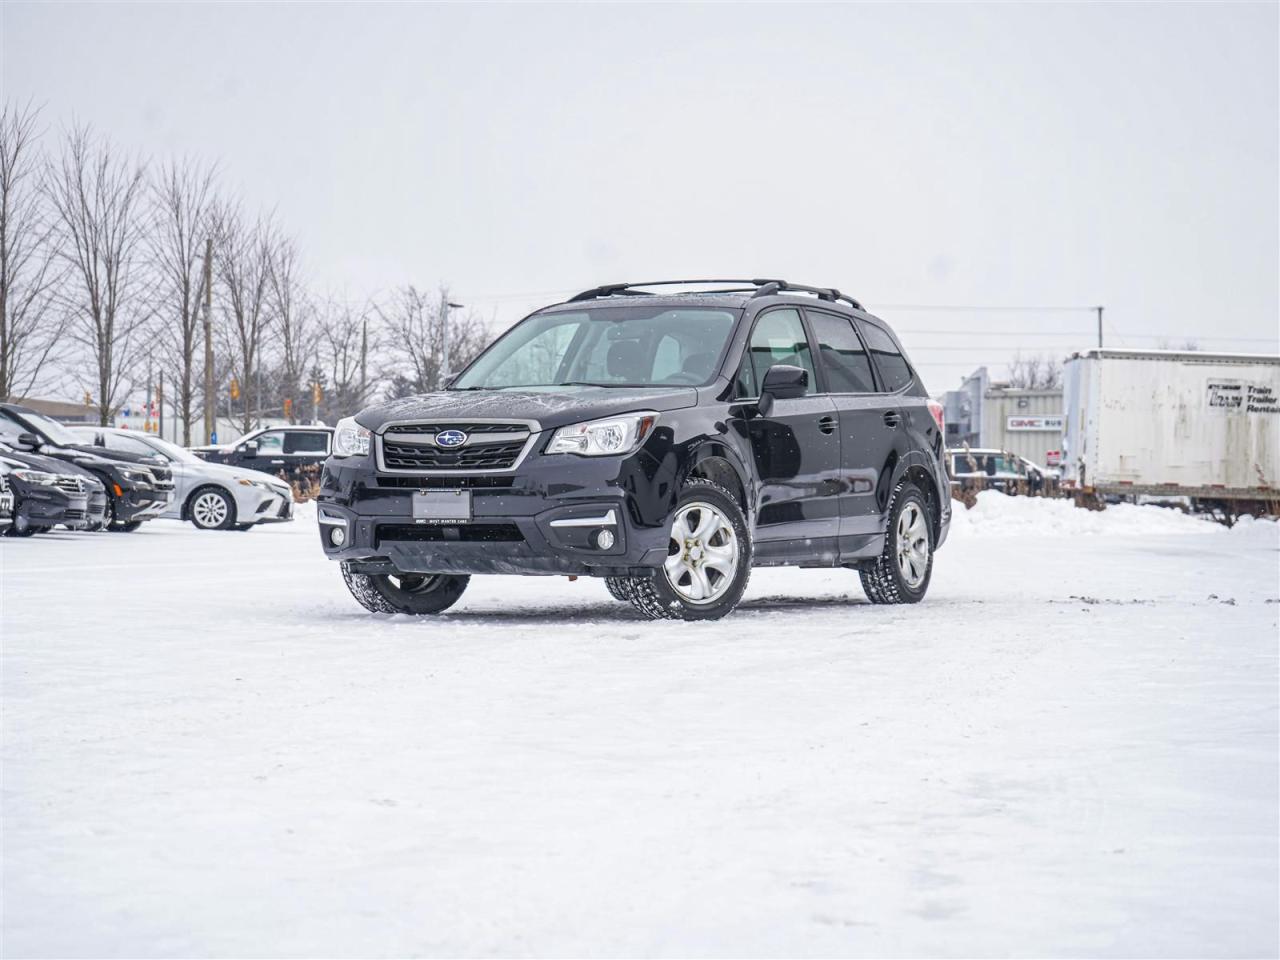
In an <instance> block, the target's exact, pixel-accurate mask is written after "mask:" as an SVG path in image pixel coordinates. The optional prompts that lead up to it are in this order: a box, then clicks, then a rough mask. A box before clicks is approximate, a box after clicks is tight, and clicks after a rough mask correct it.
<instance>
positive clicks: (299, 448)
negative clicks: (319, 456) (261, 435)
mask: <svg viewBox="0 0 1280 960" xmlns="http://www.w3.org/2000/svg"><path fill="white" fill-rule="evenodd" d="M284 452H285V453H328V452H329V435H328V434H327V433H323V432H321V431H319V430H308V431H305V432H303V431H297V430H291V431H289V433H287V434H285V438H284Z"/></svg>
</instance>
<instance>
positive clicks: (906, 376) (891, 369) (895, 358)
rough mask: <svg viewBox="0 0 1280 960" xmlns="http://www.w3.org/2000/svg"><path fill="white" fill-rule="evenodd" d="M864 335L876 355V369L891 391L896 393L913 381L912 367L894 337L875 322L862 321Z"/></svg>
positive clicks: (872, 353) (886, 387) (886, 388)
mask: <svg viewBox="0 0 1280 960" xmlns="http://www.w3.org/2000/svg"><path fill="white" fill-rule="evenodd" d="M858 326H859V327H860V328H861V329H862V336H863V337H864V338H865V339H866V341H867V349H868V350H870V351H871V355H872V356H873V357H875V362H876V369H877V370H879V371H880V379H881V380H882V381H883V382H884V388H885V390H886V391H888V392H889V393H896V392H897V391H899V390H901V389H902V388H903V387H905V386H906V385H907V384H909V383H910V382H911V378H912V373H911V367H909V366H908V365H907V360H906V358H905V357H904V356H903V355H902V351H901V350H899V349H898V345H897V344H896V343H894V342H893V338H892V337H890V336H889V335H888V334H887V333H885V332H884V331H883V330H881V329H880V328H879V327H877V326H876V325H875V324H874V323H860V324H858Z"/></svg>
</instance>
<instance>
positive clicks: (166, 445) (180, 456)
mask: <svg viewBox="0 0 1280 960" xmlns="http://www.w3.org/2000/svg"><path fill="white" fill-rule="evenodd" d="M143 442H144V443H146V444H147V445H148V446H150V447H153V448H154V449H155V450H157V451H159V452H160V453H162V454H164V455H165V456H166V457H168V458H169V459H170V460H182V461H185V462H187V463H203V462H204V461H203V460H201V459H200V458H199V457H197V456H196V455H195V454H194V453H192V452H191V451H190V450H184V449H183V448H182V447H180V446H178V445H177V444H176V443H170V442H169V441H168V440H162V439H161V438H160V437H147V439H146V440H144V441H143Z"/></svg>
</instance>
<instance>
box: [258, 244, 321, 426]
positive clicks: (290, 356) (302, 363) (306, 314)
mask: <svg viewBox="0 0 1280 960" xmlns="http://www.w3.org/2000/svg"><path fill="white" fill-rule="evenodd" d="M270 268H271V275H270V276H271V305H272V309H273V311H274V313H275V318H276V320H275V329H276V339H277V342H278V345H279V348H280V384H279V389H280V394H281V399H282V400H287V401H288V407H289V419H290V420H291V421H296V419H297V416H298V404H299V402H300V401H303V400H304V399H305V397H306V391H305V384H304V383H303V380H304V379H305V378H306V376H307V371H308V370H310V369H311V367H312V366H314V364H315V356H316V347H317V340H318V337H319V331H318V330H317V323H316V316H315V314H316V308H315V304H314V303H313V301H312V299H311V297H310V295H309V294H308V293H307V291H306V289H305V287H303V285H302V281H301V278H300V277H299V275H298V274H299V271H298V249H297V247H296V246H295V245H294V243H293V241H292V240H282V241H281V242H280V243H278V244H277V245H276V246H275V248H274V250H273V251H272V257H271V265H270Z"/></svg>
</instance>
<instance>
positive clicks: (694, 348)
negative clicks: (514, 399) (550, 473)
mask: <svg viewBox="0 0 1280 960" xmlns="http://www.w3.org/2000/svg"><path fill="white" fill-rule="evenodd" d="M737 317H738V311H736V310H724V309H717V308H712V307H646V306H643V305H639V304H637V305H635V306H625V307H593V308H590V309H584V310H581V311H575V312H572V313H567V312H556V313H539V314H535V315H534V316H532V317H529V318H528V319H527V320H525V321H523V322H522V323H519V324H517V325H516V326H515V327H513V328H512V329H511V330H509V331H508V332H507V333H506V334H504V335H503V336H502V337H500V338H499V339H498V340H497V341H496V342H495V343H494V344H493V346H491V347H490V348H489V349H488V350H487V351H485V352H484V353H483V354H482V355H481V356H480V357H479V358H478V359H477V360H476V361H475V362H474V363H473V364H471V366H470V367H468V368H467V369H466V371H464V372H463V374H462V375H461V376H460V377H458V379H457V381H456V382H455V383H454V384H453V387H452V388H451V389H454V390H500V389H503V388H507V387H554V386H600V387H653V386H701V385H702V384H705V383H708V382H710V380H711V378H712V377H714V376H715V373H716V370H717V369H718V367H719V361H720V358H721V357H722V355H723V354H724V350H725V346H726V344H727V343H728V341H729V334H730V333H731V332H732V330H733V324H734V321H735V320H736V319H737Z"/></svg>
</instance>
